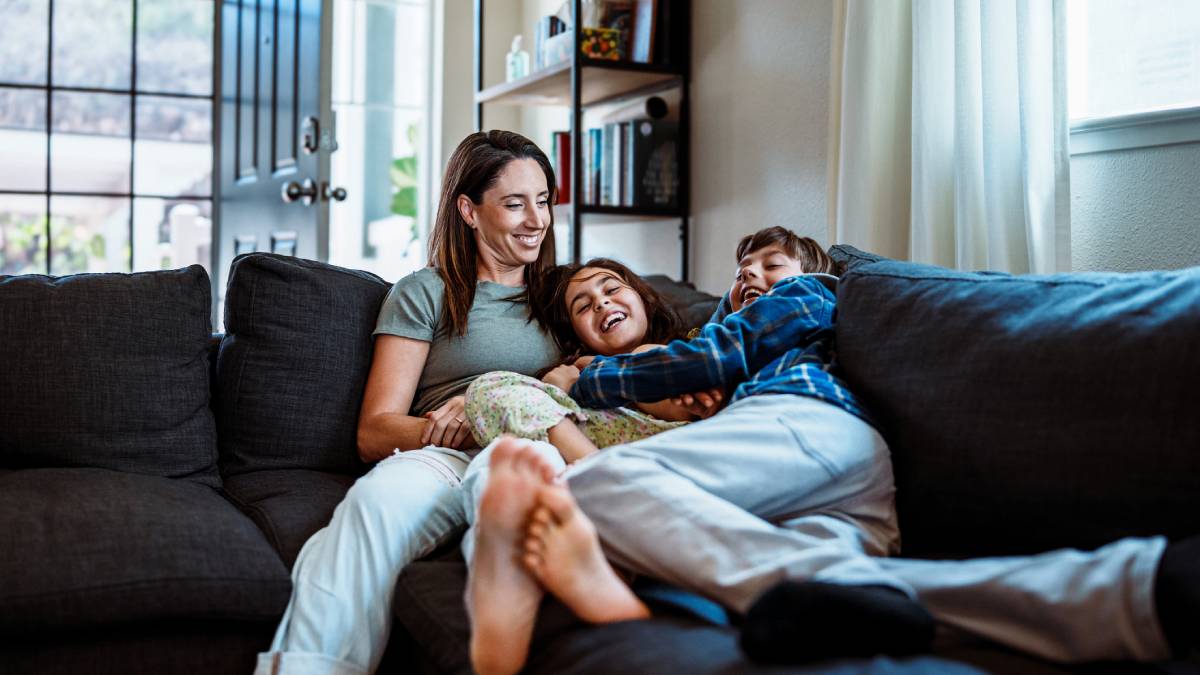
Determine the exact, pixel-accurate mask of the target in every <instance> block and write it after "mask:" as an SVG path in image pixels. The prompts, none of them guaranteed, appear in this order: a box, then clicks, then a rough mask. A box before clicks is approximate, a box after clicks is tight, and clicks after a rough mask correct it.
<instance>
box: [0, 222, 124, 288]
mask: <svg viewBox="0 0 1200 675" xmlns="http://www.w3.org/2000/svg"><path fill="white" fill-rule="evenodd" d="M50 235H51V242H50V243H51V247H52V248H53V249H54V270H53V271H54V273H56V274H68V273H71V272H86V271H87V270H88V267H89V265H88V261H89V260H90V259H103V258H104V255H105V241H104V237H103V236H101V235H100V234H97V233H94V232H91V231H89V230H88V229H87V227H86V226H85V225H83V224H82V223H79V222H75V221H74V220H73V219H70V218H55V219H54V221H53V222H52V223H51V224H50ZM45 273H46V216H44V215H43V216H37V217H28V216H22V215H20V214H13V213H8V212H3V211H0V274H45Z"/></svg>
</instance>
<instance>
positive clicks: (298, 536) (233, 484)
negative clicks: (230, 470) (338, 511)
mask: <svg viewBox="0 0 1200 675" xmlns="http://www.w3.org/2000/svg"><path fill="white" fill-rule="evenodd" d="M354 480H355V479H354V477H353V476H347V475H345V474H340V473H329V472H324V471H309V470H308V469H276V470H273V471H253V472H251V473H244V474H238V475H236V476H229V477H227V478H226V479H225V494H226V495H227V496H228V497H229V498H230V500H231V501H233V503H235V504H237V506H238V508H240V509H241V510H242V511H243V512H245V513H246V514H247V515H249V516H250V517H251V518H252V519H253V520H254V522H255V523H256V524H257V525H258V527H259V529H261V530H262V531H263V533H264V534H266V535H267V540H268V541H270V542H271V545H272V546H274V547H275V550H276V551H277V552H278V553H279V557H281V558H283V562H284V564H285V565H287V566H288V568H291V566H292V565H293V564H295V562H296V556H297V555H299V554H300V548H301V547H302V546H304V542H306V541H308V538H309V537H311V536H312V534H313V532H316V531H317V530H319V529H321V528H322V527H325V526H326V525H327V524H329V517H330V516H331V515H333V509H334V508H335V507H337V505H338V504H339V503H341V501H342V497H344V496H345V495H346V491H347V490H349V489H350V486H351V485H353V484H354Z"/></svg>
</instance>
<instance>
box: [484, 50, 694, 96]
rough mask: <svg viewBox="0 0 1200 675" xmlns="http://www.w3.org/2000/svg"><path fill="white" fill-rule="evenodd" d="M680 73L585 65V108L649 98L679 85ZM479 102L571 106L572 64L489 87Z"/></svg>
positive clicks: (607, 64) (636, 66) (613, 63)
mask: <svg viewBox="0 0 1200 675" xmlns="http://www.w3.org/2000/svg"><path fill="white" fill-rule="evenodd" d="M679 78H680V73H679V72H678V71H677V70H675V69H669V68H662V67H657V66H652V65H648V64H645V63H632V62H627V61H594V62H590V63H589V62H587V61H585V62H584V65H583V72H582V73H580V82H581V85H582V91H581V92H580V99H581V102H582V104H583V105H584V106H589V105H596V104H599V103H607V102H611V101H616V100H620V99H624V98H633V97H636V96H645V95H648V94H651V93H654V92H656V91H662V90H663V89H669V88H671V87H674V86H677V84H678V81H679ZM475 102H476V103H496V104H500V105H544V106H548V105H564V106H569V105H571V62H570V61H566V62H563V63H560V64H557V65H554V66H551V67H549V68H545V69H543V70H539V71H538V72H536V73H533V74H532V75H528V76H526V77H523V78H521V79H519V80H513V81H512V82H505V83H504V84H497V85H495V86H492V87H488V88H487V89H484V90H483V91H481V92H478V93H476V94H475Z"/></svg>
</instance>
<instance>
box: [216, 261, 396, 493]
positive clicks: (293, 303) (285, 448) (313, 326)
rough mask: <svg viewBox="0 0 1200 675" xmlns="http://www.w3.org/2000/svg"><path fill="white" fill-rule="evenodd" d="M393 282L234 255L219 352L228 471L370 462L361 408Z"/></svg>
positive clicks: (350, 467)
mask: <svg viewBox="0 0 1200 675" xmlns="http://www.w3.org/2000/svg"><path fill="white" fill-rule="evenodd" d="M390 287H391V286H390V284H388V283H386V282H385V281H383V280H382V279H380V278H379V277H377V276H375V275H374V274H370V273H368V272H359V271H355V270H348V269H344V268H341V267H335V266H333V265H328V264H325V263H320V262H315V261H312V260H303V259H300V258H292V257H288V256H282V255H274V254H269V253H251V254H247V255H244V256H240V257H238V258H236V259H235V260H234V261H233V266H232V267H231V269H230V272H229V288H228V290H227V291H226V294H225V337H224V338H223V340H222V342H221V351H220V355H219V356H218V358H217V390H218V392H219V394H218V396H217V409H218V432H219V437H220V448H221V471H222V472H223V473H225V474H228V475H236V474H239V473H245V472H248V471H255V470H259V469H313V470H317V471H333V472H338V473H350V474H357V473H361V472H362V470H363V468H364V467H363V465H362V463H361V462H360V461H359V459H358V450H357V447H358V440H357V428H358V410H359V405H360V404H361V402H362V395H363V387H364V385H365V384H366V380H367V372H368V371H369V370H370V367H371V355H372V350H373V346H374V345H373V341H372V339H371V333H372V331H373V330H374V329H375V320H376V318H377V316H378V314H379V306H380V305H381V304H382V303H383V299H384V296H386V295H387V292H388V289H389V288H390Z"/></svg>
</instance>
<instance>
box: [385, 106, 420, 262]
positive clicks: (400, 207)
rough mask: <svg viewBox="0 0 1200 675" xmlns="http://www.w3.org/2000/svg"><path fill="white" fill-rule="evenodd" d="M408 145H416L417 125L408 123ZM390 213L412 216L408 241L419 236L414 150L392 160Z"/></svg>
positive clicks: (413, 146)
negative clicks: (392, 189)
mask: <svg viewBox="0 0 1200 675" xmlns="http://www.w3.org/2000/svg"><path fill="white" fill-rule="evenodd" d="M407 133H408V146H409V147H410V148H415V147H416V146H417V125H415V124H410V125H408V132H407ZM391 175H392V187H393V188H394V189H395V192H393V193H392V213H394V214H396V215H398V216H406V217H408V218H412V221H413V222H412V233H411V238H410V239H409V240H408V241H409V243H411V242H413V241H416V240H417V239H418V238H419V237H420V232H419V231H418V230H417V156H416V151H415V150H414V151H413V154H411V155H408V156H406V157H397V158H396V159H394V160H392V168H391Z"/></svg>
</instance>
